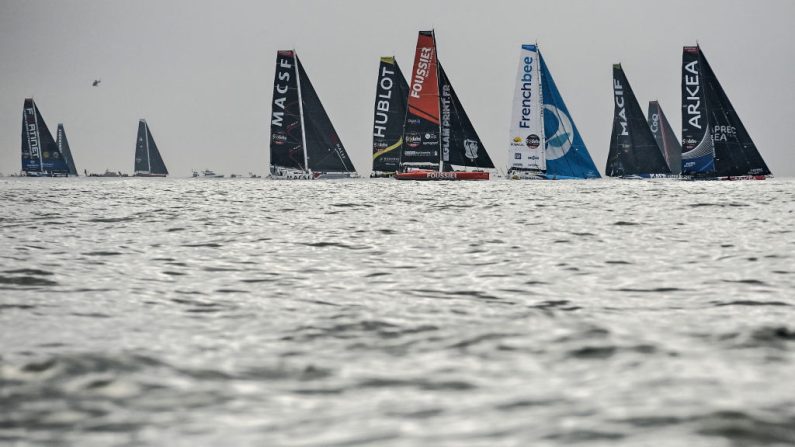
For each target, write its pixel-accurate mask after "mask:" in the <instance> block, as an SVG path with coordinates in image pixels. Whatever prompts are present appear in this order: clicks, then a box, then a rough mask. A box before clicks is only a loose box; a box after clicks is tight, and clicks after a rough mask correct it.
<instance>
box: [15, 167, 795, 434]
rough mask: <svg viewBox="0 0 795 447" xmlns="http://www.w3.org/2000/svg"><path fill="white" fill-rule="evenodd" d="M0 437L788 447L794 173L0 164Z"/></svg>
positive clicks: (792, 427) (792, 389) (793, 391)
mask: <svg viewBox="0 0 795 447" xmlns="http://www.w3.org/2000/svg"><path fill="white" fill-rule="evenodd" d="M0 204H2V207H1V208H0V444H3V445H15V446H16V445H19V446H27V445H53V446H62V445H79V446H107V445H123V446H138V445H142V446H143V445H164V446H165V445H168V446H183V445H184V446H198V445H207V446H337V445H376V446H413V445H417V446H427V445H434V446H438V445H448V446H527V445H532V446H558V445H573V444H574V445H605V446H637V445H648V446H746V445H781V446H783V445H792V444H793V443H795V181H793V180H787V179H774V180H769V181H763V182H758V181H751V182H677V181H665V180H660V181H620V180H597V181H558V182H541V181H524V182H522V181H513V182H512V181H505V180H503V181H490V182H472V183H466V182H438V183H414V182H398V181H394V180H389V179H385V180H375V181H371V180H353V181H296V182H276V181H268V180H264V179H223V180H208V179H136V178H123V179H102V178H69V179H9V178H5V179H0Z"/></svg>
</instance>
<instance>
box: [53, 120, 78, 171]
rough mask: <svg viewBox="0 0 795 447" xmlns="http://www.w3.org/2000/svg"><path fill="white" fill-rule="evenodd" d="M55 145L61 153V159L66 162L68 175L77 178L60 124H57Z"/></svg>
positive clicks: (72, 159)
mask: <svg viewBox="0 0 795 447" xmlns="http://www.w3.org/2000/svg"><path fill="white" fill-rule="evenodd" d="M56 144H57V145H58V150H59V151H61V154H62V155H63V158H64V159H65V160H66V167H67V168H69V175H73V176H75V177H77V176H78V174H77V166H75V160H74V158H73V157H72V150H71V149H70V148H69V140H67V139H66V131H65V130H64V128H63V124H62V123H58V133H57V136H56Z"/></svg>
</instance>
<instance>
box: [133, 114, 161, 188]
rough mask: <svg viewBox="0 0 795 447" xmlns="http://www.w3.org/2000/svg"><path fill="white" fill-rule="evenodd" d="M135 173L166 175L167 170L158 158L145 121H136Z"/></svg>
mask: <svg viewBox="0 0 795 447" xmlns="http://www.w3.org/2000/svg"><path fill="white" fill-rule="evenodd" d="M135 173H136V174H157V175H168V169H166V164H165V163H164V162H163V157H161V156H160V150H158V148H157V144H155V139H154V137H153V136H152V132H151V131H150V130H149V125H148V124H147V123H146V120H139V121H138V135H137V138H136V139H135Z"/></svg>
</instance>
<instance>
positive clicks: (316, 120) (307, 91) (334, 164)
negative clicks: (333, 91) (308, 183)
mask: <svg viewBox="0 0 795 447" xmlns="http://www.w3.org/2000/svg"><path fill="white" fill-rule="evenodd" d="M296 60H297V61H298V76H299V77H300V78H299V79H300V85H301V104H302V106H303V114H304V132H305V136H306V156H307V164H308V166H309V169H311V170H312V171H315V172H356V168H354V167H353V164H352V163H351V159H350V157H348V153H347V152H346V151H345V146H343V145H342V142H341V141H340V138H339V135H337V131H336V130H334V126H333V125H332V124H331V119H329V117H328V114H326V110H325V109H324V108H323V104H322V103H321V102H320V98H319V97H318V96H317V93H316V92H315V89H314V87H312V83H311V82H310V81H309V77H308V76H307V75H306V71H305V70H304V67H303V65H302V64H301V60H300V59H298V57H296Z"/></svg>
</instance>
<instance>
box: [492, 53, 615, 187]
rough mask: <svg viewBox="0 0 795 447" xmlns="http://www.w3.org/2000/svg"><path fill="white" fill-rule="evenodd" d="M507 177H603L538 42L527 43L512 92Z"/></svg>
mask: <svg viewBox="0 0 795 447" xmlns="http://www.w3.org/2000/svg"><path fill="white" fill-rule="evenodd" d="M513 98H514V99H513V111H512V117H511V128H510V134H509V136H510V146H509V148H508V157H509V162H508V176H507V177H508V178H510V179H516V180H519V179H533V180H562V179H589V178H599V177H600V175H599V171H597V169H596V165H594V162H593V159H591V155H590V154H589V153H588V149H587V148H586V147H585V143H584V142H583V140H582V137H581V136H580V133H579V132H578V131H577V126H575V125H574V119H573V118H572V117H571V115H570V114H569V110H568V108H567V107H566V104H565V103H564V102H563V97H562V96H561V95H560V92H559V91H558V87H557V85H555V80H554V79H552V73H550V71H549V68H548V67H547V64H546V62H545V61H544V57H543V56H542V55H541V50H540V49H539V48H538V45H529V44H524V45H522V48H521V52H520V56H519V69H518V72H517V75H516V87H515V89H514V94H513Z"/></svg>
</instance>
